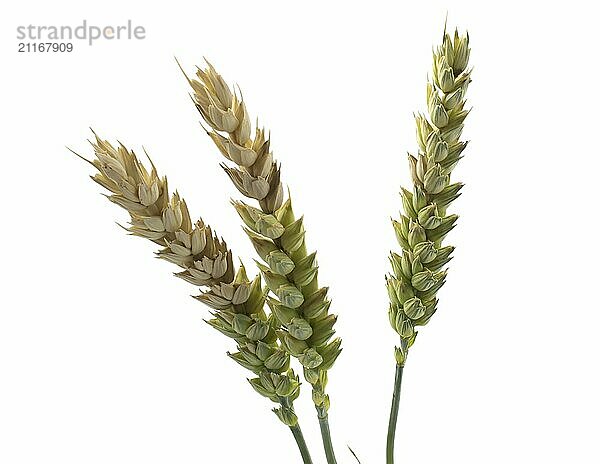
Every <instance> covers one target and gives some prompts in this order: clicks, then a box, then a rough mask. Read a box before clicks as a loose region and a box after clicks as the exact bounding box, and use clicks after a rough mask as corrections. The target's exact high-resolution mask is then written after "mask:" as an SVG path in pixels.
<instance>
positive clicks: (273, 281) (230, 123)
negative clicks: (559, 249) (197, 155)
mask: <svg viewBox="0 0 600 464" xmlns="http://www.w3.org/2000/svg"><path fill="white" fill-rule="evenodd" d="M186 78H187V77H186ZM187 80H188V82H189V84H190V85H191V87H192V89H193V99H194V103H195V105H196V108H197V109H198V111H199V112H200V114H201V115H202V118H203V120H204V121H205V123H206V124H207V125H208V126H209V128H208V130H207V133H208V135H209V136H210V138H211V139H212V140H213V142H214V143H215V145H216V146H217V148H218V149H219V151H220V152H221V154H222V155H223V156H224V157H225V159H226V160H227V162H226V163H224V164H222V167H223V169H224V170H225V172H226V173H227V175H228V176H229V178H230V179H231V181H232V182H233V184H234V185H235V186H236V188H237V189H238V190H239V191H240V193H241V194H242V195H244V196H245V197H246V198H249V199H252V200H255V201H256V202H257V205H256V206H252V205H250V204H247V203H245V202H242V201H234V202H233V204H234V206H235V209H236V210H237V212H238V214H239V215H240V217H241V219H242V221H243V222H244V224H245V225H246V229H245V230H246V233H247V234H248V236H249V238H250V240H251V242H252V244H253V245H254V248H255V249H256V251H257V253H258V255H259V256H260V258H261V260H262V263H259V264H258V265H259V268H260V270H261V272H262V274H263V277H264V279H265V281H266V284H267V287H268V288H269V290H270V292H271V296H270V297H269V298H268V304H269V306H270V307H271V309H272V312H273V314H274V316H275V318H276V319H277V324H278V325H279V330H278V331H277V334H278V336H279V339H280V340H281V343H282V346H283V347H284V349H285V350H286V351H287V352H288V353H290V354H291V355H292V356H294V357H295V358H297V359H298V360H299V361H300V363H301V364H302V366H303V371H304V378H305V379H306V381H307V382H308V383H310V385H311V386H312V397H313V402H314V404H315V407H316V409H317V412H318V418H319V423H320V426H321V431H322V436H323V440H324V446H325V452H326V455H327V459H328V462H329V464H331V463H334V462H335V456H334V452H333V447H332V445H331V439H330V436H329V435H330V434H329V423H328V415H327V412H328V409H329V405H330V399H329V396H328V395H327V393H326V385H327V371H328V370H329V369H330V368H331V367H332V366H333V364H334V362H335V360H336V359H337V357H338V356H339V354H340V352H341V347H340V345H341V340H340V339H339V338H336V339H332V337H333V335H334V333H335V331H334V329H333V326H334V324H335V322H336V316H335V315H333V314H330V313H329V306H330V301H329V300H328V298H327V288H323V287H319V284H318V282H317V273H318V266H317V260H316V253H314V252H313V253H308V252H307V248H306V243H305V240H304V235H305V232H304V221H303V217H300V218H297V217H296V216H295V214H294V211H293V209H292V202H291V200H290V198H289V195H288V198H287V200H286V198H285V194H284V189H283V185H282V182H281V168H280V165H279V164H278V163H277V162H276V161H275V159H274V158H273V154H272V152H271V146H270V141H269V136H268V134H267V132H266V131H265V130H264V129H262V128H259V127H255V128H254V129H253V128H252V125H251V122H250V117H249V115H248V111H247V109H246V105H245V103H244V101H243V98H242V95H241V92H240V91H238V92H235V91H232V90H231V88H230V87H229V85H228V84H227V83H226V82H225V80H224V79H223V78H222V77H221V76H220V75H219V74H218V73H217V71H216V70H215V68H214V67H213V66H212V64H210V63H208V62H207V64H206V67H205V68H204V69H202V68H198V70H197V72H196V78H195V79H190V78H187Z"/></svg>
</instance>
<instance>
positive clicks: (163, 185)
mask: <svg viewBox="0 0 600 464" xmlns="http://www.w3.org/2000/svg"><path fill="white" fill-rule="evenodd" d="M94 136H95V137H94V140H93V141H91V144H92V147H93V150H94V155H95V157H94V159H93V160H92V161H89V162H90V163H91V164H92V165H93V166H94V167H95V168H96V169H97V173H96V174H95V175H94V176H92V179H93V180H94V181H95V182H97V183H98V184H100V185H101V186H102V187H104V188H105V189H106V190H108V192H109V194H108V195H106V196H107V198H108V199H109V200H110V201H111V202H113V203H115V204H117V205H119V206H121V207H122V208H123V209H125V210H126V211H127V212H128V213H129V216H130V226H129V228H128V229H127V230H128V231H129V232H130V233H131V234H132V235H135V236H138V237H142V238H145V239H147V240H150V241H152V242H154V243H155V244H157V245H159V246H160V249H159V250H158V252H157V256H158V257H159V258H161V259H164V260H167V261H169V262H171V263H173V264H176V265H177V266H179V267H180V268H181V271H180V272H178V273H176V274H175V275H176V276H178V277H180V278H182V279H184V280H185V281H187V282H189V283H191V284H193V285H196V286H198V287H200V289H201V293H200V294H199V295H198V296H196V297H195V298H196V299H197V300H199V301H201V302H202V303H204V304H206V305H207V306H209V307H210V308H211V309H212V312H211V314H212V316H213V318H212V319H210V320H208V321H207V322H208V324H210V325H211V326H212V327H214V328H215V329H217V330H218V331H220V332H221V333H223V334H225V335H226V336H228V337H230V338H232V339H233V340H235V342H236V345H237V351H236V352H234V353H228V354H229V356H230V357H231V358H232V359H234V360H235V361H237V362H238V363H239V364H240V365H242V366H243V367H245V368H246V369H248V370H250V371H251V372H252V373H253V374H254V377H253V378H250V379H249V382H250V384H251V385H252V387H253V388H254V389H255V390H256V391H257V392H258V393H260V394H261V395H262V396H264V397H267V398H269V399H270V400H272V401H273V402H275V403H278V404H279V407H277V408H276V409H274V411H275V413H276V414H277V416H278V417H279V419H280V420H281V421H282V422H283V423H285V424H286V425H287V426H289V427H290V429H291V430H292V433H293V434H294V437H295V438H296V441H297V442H298V444H299V446H301V445H302V444H303V443H304V439H303V437H302V432H301V430H300V427H299V425H298V418H297V416H296V414H295V412H294V407H293V402H294V400H295V399H296V398H297V397H298V395H299V393H300V382H299V379H298V377H297V376H296V375H295V374H294V372H293V370H292V369H290V367H289V364H290V359H289V353H288V352H287V350H286V349H283V347H282V346H281V344H280V342H279V340H278V337H277V330H278V329H279V325H278V322H277V319H276V318H275V317H273V315H272V314H268V313H267V312H266V311H265V309H264V308H265V299H266V290H265V289H263V287H262V285H261V278H260V276H257V277H255V278H254V279H252V280H250V279H249V278H248V276H247V275H246V271H245V269H244V267H243V265H241V266H240V267H239V269H237V271H236V269H235V266H234V264H233V258H232V252H231V250H230V249H229V248H228V247H227V244H226V243H225V242H224V241H223V240H222V239H220V238H218V236H217V234H216V233H215V232H214V231H213V230H212V229H211V227H210V226H208V225H206V224H205V223H204V222H203V221H202V220H198V221H195V222H192V220H191V218H190V213H189V211H188V207H187V205H186V203H185V200H184V199H183V198H182V197H181V196H180V195H179V194H178V193H177V192H175V193H172V194H170V193H169V189H168V185H167V178H166V177H161V176H159V174H158V172H157V170H156V167H155V166H154V164H153V163H152V162H151V161H150V168H147V167H145V166H144V165H143V164H142V163H141V162H140V160H139V159H138V157H137V156H136V155H135V153H134V152H133V151H131V150H128V149H127V148H126V147H125V146H124V145H122V144H119V145H117V146H113V145H112V144H111V143H110V142H108V141H106V140H103V139H101V138H100V137H98V136H97V135H96V134H94ZM78 156H79V155H78ZM86 161H87V160H86ZM304 448H306V446H305V444H304ZM301 452H303V457H304V453H306V455H307V457H308V460H306V459H305V462H310V457H309V456H308V454H307V453H308V451H307V450H305V449H302V447H301Z"/></svg>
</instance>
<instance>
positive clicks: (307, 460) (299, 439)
mask: <svg viewBox="0 0 600 464" xmlns="http://www.w3.org/2000/svg"><path fill="white" fill-rule="evenodd" d="M290 430H291V431H292V435H294V439H295V440H296V444H297V445H298V449H299V450H300V454H301V455H302V462H303V463H304V464H312V459H311V457H310V452H309V451H308V447H307V446H306V441H305V440H304V435H303V434H302V429H301V428H300V425H299V424H296V425H294V426H292V427H290Z"/></svg>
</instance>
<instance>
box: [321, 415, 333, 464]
mask: <svg viewBox="0 0 600 464" xmlns="http://www.w3.org/2000/svg"><path fill="white" fill-rule="evenodd" d="M317 414H318V416H319V426H320V428H321V438H322V439H323V448H324V449H325V457H326V458H327V464H337V461H336V460H335V453H334V451H333V444H332V443H331V432H330V430H329V417H328V415H327V410H326V409H325V408H321V407H318V406H317Z"/></svg>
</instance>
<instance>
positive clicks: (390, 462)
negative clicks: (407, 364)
mask: <svg viewBox="0 0 600 464" xmlns="http://www.w3.org/2000/svg"><path fill="white" fill-rule="evenodd" d="M403 370H404V367H403V366H401V365H400V364H396V379H395V380H394V394H393V396H392V408H391V409H390V423H389V425H388V433H387V444H386V448H385V462H386V464H394V441H395V438H396V423H397V422H398V407H399V406H400V387H401V386H402V371H403Z"/></svg>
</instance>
